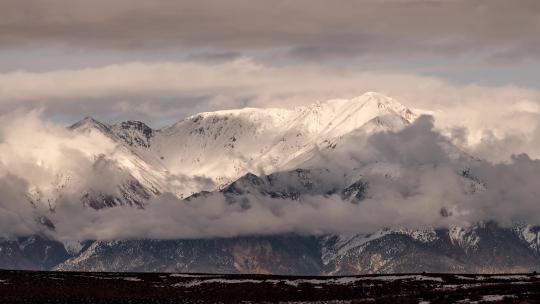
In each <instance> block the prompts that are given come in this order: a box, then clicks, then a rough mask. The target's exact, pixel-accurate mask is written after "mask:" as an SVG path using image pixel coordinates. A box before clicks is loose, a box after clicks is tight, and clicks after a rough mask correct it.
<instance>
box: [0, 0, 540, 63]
mask: <svg viewBox="0 0 540 304" xmlns="http://www.w3.org/2000/svg"><path fill="white" fill-rule="evenodd" d="M539 8H540V7H539V3H538V2H537V1H534V0H519V1H504V0H495V1H493V0H489V1H488V0H481V1H465V0H457V1H419V0H410V1H407V0H406V1H403V0H393V1H372V0H366V1H348V0H346V1H340V2H339V4H338V3H335V2H334V1H326V0H315V1H311V0H310V1H307V0H306V1H304V0H301V1H287V0H280V1H272V3H269V2H267V1H246V0H234V1H207V0H204V1H161V0H158V1H150V2H149V1H142V0H136V1H126V0H119V1H114V2H111V1H104V0H98V1H92V2H73V1H68V0H46V1H39V2H38V1H29V0H22V1H2V3H1V4H0V20H1V21H0V25H1V27H0V28H1V30H0V45H2V46H4V47H14V46H25V45H43V44H44V43H46V44H63V45H69V46H73V47H76V48H90V49H102V48H105V49H124V50H126V49H129V50H132V49H145V48H166V47H174V48H188V49H190V48H217V49H229V50H232V51H234V50H248V49H274V48H280V49H289V50H290V51H291V53H292V54H295V55H298V56H301V57H311V58H320V57H327V56H336V55H339V56H343V55H352V56H355V55H362V54H381V53H390V54H398V53H399V54H410V53H423V54H429V53H433V54H459V53H466V52H472V51H474V52H483V53H485V54H486V55H487V56H491V55H492V56H494V57H493V58H495V59H497V58H499V59H500V58H506V57H511V58H513V60H515V59H516V57H519V58H527V57H537V54H538V52H537V50H538V47H539V45H540V40H539V38H538V31H539V27H540V23H539V21H538V20H540V19H539V18H538V17H539V12H540V10H539Z"/></svg>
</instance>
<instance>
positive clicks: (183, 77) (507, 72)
mask: <svg viewBox="0 0 540 304" xmlns="http://www.w3.org/2000/svg"><path fill="white" fill-rule="evenodd" d="M538 33H540V2H539V1H537V0H514V1H507V0H476V1H473V0H469V1H465V0H444V1H443V0H356V1H352V0H341V1H333V0H332V1H331V0H295V1H288V0H274V1H263V0H229V1H217V0H214V1H212V0H197V1H166V0H153V1H143V0H115V1H110V0H109V1H105V0H94V1H72V0H40V1H31V0H3V1H0V192H1V193H2V197H0V224H2V225H1V226H0V228H2V229H0V232H3V233H8V232H10V231H11V232H14V233H17V234H21V233H22V234H24V233H30V232H32V231H35V230H36V229H38V230H39V229H42V228H43V227H41V226H40V225H39V222H36V221H35V218H36V216H37V215H39V214H40V212H42V211H43V212H45V213H46V212H49V211H50V210H48V209H47V206H45V207H44V208H45V209H46V210H39V208H36V207H35V206H34V207H32V206H31V205H30V204H27V203H28V202H27V200H28V197H27V196H26V195H25V194H24V193H28V190H29V189H32V191H35V192H36V193H37V194H39V193H38V192H39V191H38V190H39V189H37V190H36V189H34V188H35V187H34V186H35V185H37V184H40V183H43V184H45V183H47V185H49V184H50V183H51V180H55V179H62V178H63V177H65V176H63V175H62V174H61V173H62V172H64V171H66V172H68V171H69V172H72V173H73V176H71V177H70V178H73V179H77V178H80V179H81V180H82V181H83V182H81V184H80V185H78V187H77V188H75V189H72V190H73V191H72V192H73V193H71V194H72V195H73V197H69V196H67V197H66V199H65V202H59V203H58V204H59V205H58V206H59V207H58V209H57V210H56V212H55V213H54V215H51V217H52V218H54V219H55V220H57V221H56V222H55V223H56V224H57V229H58V231H59V232H58V233H59V234H60V236H63V237H65V238H68V239H85V238H115V237H120V238H123V237H128V238H129V237H158V238H176V237H201V236H203V237H209V236H233V235H239V234H249V233H262V232H264V231H267V232H271V233H274V232H275V233H280V232H287V231H297V232H298V231H300V232H308V233H320V232H336V233H350V232H355V231H361V230H365V231H370V230H373V229H378V228H383V227H388V226H394V225H397V226H400V225H405V226H406V225H410V224H421V225H435V226H436V225H440V224H444V225H447V224H450V223H463V222H469V223H470V222H475V221H480V220H491V219H496V220H499V221H501V222H506V223H509V222H512V221H515V220H526V221H531V220H535V219H534V218H531V216H532V215H534V214H537V213H538V212H539V211H540V208H539V207H538V206H537V205H538V204H537V197H538V195H539V194H538V189H540V187H538V186H537V185H536V183H537V181H538V180H539V179H540V176H538V174H539V173H538V172H540V169H539V168H540V163H539V162H540V160H539V159H540V82H539V81H538V79H540V55H539V54H540V35H538ZM369 91H376V92H380V93H381V94H384V95H387V96H390V97H393V98H395V99H396V100H398V101H399V102H401V103H402V104H404V105H405V106H407V107H409V108H411V109H413V110H414V111H416V112H417V113H420V114H428V115H430V116H431V117H425V116H423V117H422V118H421V119H419V120H418V121H417V122H415V123H414V124H413V125H412V126H410V127H409V128H407V129H405V130H403V131H400V132H399V133H397V134H382V135H381V134H376V135H373V136H372V137H370V138H368V139H362V140H363V141H364V143H366V145H365V146H362V147H361V148H362V149H359V148H358V147H357V146H356V142H352V143H351V146H350V150H346V151H344V152H343V153H344V154H343V156H344V157H343V159H344V160H346V159H349V158H350V157H349V156H350V155H354V156H355V157H358V159H359V162H360V163H369V162H372V161H373V162H379V161H380V160H381V159H383V160H384V161H385V162H387V163H389V164H391V165H392V166H394V165H395V166H398V167H400V168H401V169H400V170H401V172H402V175H401V176H400V177H399V178H396V179H395V180H392V181H387V180H385V179H381V177H380V174H379V175H377V174H373V176H371V178H373V180H374V182H373V184H372V187H373V188H372V189H374V190H380V191H379V192H377V191H374V193H377V195H374V196H373V197H371V198H370V199H368V200H367V201H366V202H365V203H364V204H363V205H361V206H356V205H351V204H349V203H348V202H344V201H343V200H342V199H340V198H337V197H327V196H324V195H319V196H318V197H313V198H311V199H309V200H307V201H308V203H307V204H304V205H302V204H300V205H298V204H296V202H284V203H283V205H280V207H279V208H277V207H275V204H273V202H267V201H264V200H256V199H255V200H253V206H252V208H250V209H249V210H238V209H237V208H238V206H237V205H230V204H228V203H227V202H226V199H225V198H223V197H221V196H220V194H216V196H214V197H212V199H211V200H205V199H204V198H201V199H200V200H201V201H200V202H199V204H197V205H194V204H192V205H190V204H179V200H178V198H176V197H173V196H172V195H169V194H165V195H163V196H161V197H159V198H156V202H153V203H150V204H149V206H148V208H147V209H145V210H139V209H136V208H131V209H129V210H125V209H124V208H110V209H107V210H103V211H101V212H96V211H95V210H93V209H92V210H90V208H84V207H83V206H79V205H75V204H73V201H76V200H77V197H80V193H81V192H82V191H84V190H85V189H84V188H85V187H90V188H96V189H101V190H103V192H104V193H106V192H107V191H116V190H117V189H116V188H114V187H113V186H114V185H115V184H114V183H113V182H109V181H111V180H112V181H117V180H121V177H120V176H117V173H115V172H112V171H111V172H109V171H107V170H108V168H109V167H107V161H108V160H103V162H105V163H106V164H105V165H104V168H105V169H103V168H102V167H100V166H99V163H100V161H99V160H100V159H99V158H97V159H96V158H95V157H94V156H96V155H98V154H99V153H101V154H111V155H112V154H114V153H115V151H117V147H116V145H115V143H112V142H111V141H110V139H108V138H104V137H103V136H101V137H100V136H98V135H95V134H90V135H88V134H86V135H81V134H76V135H74V134H73V133H71V132H69V131H68V129H66V128H65V126H66V125H70V124H72V123H75V122H76V121H79V120H80V119H82V118H83V117H86V116H92V117H94V118H96V119H98V120H100V121H103V122H107V123H115V122H119V121H124V120H142V121H144V122H145V123H147V124H148V125H150V126H151V127H154V128H161V127H165V126H168V125H171V124H173V123H175V122H178V121H180V120H182V119H184V118H185V117H187V116H189V115H193V114H196V113H199V112H204V111H217V110H225V109H236V108H243V107H259V108H271V107H277V108H294V107H297V106H305V105H309V104H313V103H315V102H319V101H321V102H324V101H325V100H328V99H334V98H353V97H356V96H359V95H362V94H364V93H365V92H369ZM441 145H442V146H445V145H446V146H449V145H455V146H456V147H458V148H459V149H462V150H463V152H466V153H469V154H470V155H471V156H473V157H475V158H478V162H473V163H474V164H475V165H474V170H476V171H475V172H477V174H478V176H480V177H481V178H482V180H483V181H485V182H486V183H487V184H488V185H490V187H488V189H487V190H486V192H485V194H484V195H482V196H479V197H478V196H475V197H474V199H473V198H470V197H469V196H467V195H464V191H463V185H462V184H460V178H459V176H457V175H456V174H455V173H456V170H458V168H462V167H463V164H462V163H456V162H455V161H454V160H451V159H449V158H448V157H447V155H446V153H445V152H444V151H443V150H442V149H441ZM397 147H399V149H398V148H397ZM366 151H367V152H366ZM368 152H369V153H371V154H369V153H368ZM368 154H369V155H368ZM371 155H377V157H379V159H375V160H374V159H372V158H370V157H371ZM362 157H365V158H362ZM419 164H422V165H419ZM426 164H427V165H426ZM113 165H114V164H113ZM353 165H358V164H347V166H348V167H349V168H351V167H352V166H353ZM100 168H101V169H100ZM63 170H64V171H63ZM96 170H97V171H99V172H97V171H96ZM100 170H101V171H100ZM112 185H113V186H112ZM33 187H34V188H33ZM111 187H113V188H114V189H111ZM404 189H405V190H404ZM409 189H412V190H409ZM413 190H414V191H413ZM404 193H406V195H405V194H404ZM71 198H74V199H72V200H71V201H70V199H71ZM509 201H510V202H511V204H509V203H508V202H509ZM21 202H24V203H21ZM182 202H183V201H182ZM449 205H450V206H453V207H455V208H457V209H455V210H454V211H452V210H453V209H452V210H450V209H449V210H450V211H449V212H454V216H453V217H451V218H449V219H441V214H440V210H442V209H445V208H447V206H449ZM396 206H399V207H400V209H396ZM42 207H43V206H42ZM427 207H431V208H427ZM276 208H277V210H276ZM280 208H282V209H280ZM396 210H400V212H398V214H396ZM445 210H446V209H445ZM456 210H458V211H459V212H458V211H456ZM424 211H425V212H428V213H425V212H424ZM119 215H121V216H119ZM282 215H283V216H282ZM366 215H369V216H367V217H366ZM21 219H26V220H21ZM360 219H361V220H360ZM134 223H137V225H135V224H134ZM36 226H38V227H37V228H36ZM156 226H158V227H159V228H158V229H154V228H155V227H156ZM85 227H87V228H88V229H85ZM10 229H11V230H10ZM171 233H172V234H171ZM0 236H1V233H0Z"/></svg>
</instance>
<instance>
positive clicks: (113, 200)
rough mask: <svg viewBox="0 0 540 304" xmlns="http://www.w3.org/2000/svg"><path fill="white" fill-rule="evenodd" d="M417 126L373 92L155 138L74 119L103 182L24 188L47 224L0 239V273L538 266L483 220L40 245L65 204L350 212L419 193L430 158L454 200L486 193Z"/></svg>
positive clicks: (459, 155) (515, 237) (533, 248)
mask: <svg viewBox="0 0 540 304" xmlns="http://www.w3.org/2000/svg"><path fill="white" fill-rule="evenodd" d="M415 121H416V122H415ZM413 122H415V123H414V124H412V123H413ZM422 123H425V120H422V118H420V119H417V115H416V114H414V113H413V112H412V111H411V110H409V109H407V108H406V107H404V106H403V105H401V104H399V103H398V102H396V101H395V100H393V99H391V98H388V97H385V96H382V95H380V94H376V93H367V94H365V95H363V96H360V97H358V98H354V99H351V100H331V101H328V102H326V103H317V104H314V105H312V106H309V107H301V108H297V109H294V110H282V109H265V110H262V109H242V110H231V111H220V112H211V113H201V114H197V115H194V116H192V117H188V118H186V119H185V120H183V121H180V122H178V123H176V124H174V125H172V126H170V127H166V128H163V129H159V130H153V129H151V128H150V127H148V126H147V125H145V124H144V123H142V122H136V121H128V122H122V123H119V124H115V125H108V124H104V123H101V122H98V121H96V120H94V119H92V118H85V119H83V120H82V121H80V122H78V123H76V124H74V125H73V126H71V127H70V132H74V134H86V133H96V134H99V135H100V136H102V137H103V138H106V139H107V140H108V141H109V142H112V146H113V147H114V148H112V149H109V150H107V151H100V150H99V149H100V147H93V148H95V149H97V151H98V152H95V151H94V152H92V153H94V154H91V153H89V154H90V156H89V157H90V158H91V160H92V168H91V169H92V171H91V172H97V173H99V174H101V175H100V176H102V177H106V181H104V182H103V181H101V180H99V181H98V182H97V183H95V184H97V185H100V187H99V188H98V187H95V186H94V185H93V184H90V183H88V186H87V187H86V186H85V187H82V186H81V185H79V184H77V181H78V180H80V177H77V176H75V174H76V173H75V172H72V171H66V172H61V174H59V176H61V177H62V178H59V179H58V181H55V182H54V183H57V184H54V185H52V187H49V186H50V185H48V187H47V189H53V190H54V191H51V192H46V191H43V190H41V189H39V185H36V186H35V187H34V188H36V189H38V190H39V191H34V192H33V193H30V194H29V195H28V197H29V198H30V202H29V204H32V205H33V206H38V205H39V204H42V203H44V202H46V203H47V208H49V211H48V212H50V213H48V214H46V215H44V216H43V217H41V218H40V221H42V223H43V224H44V226H46V229H48V230H47V231H49V232H51V231H52V232H51V233H43V234H39V235H34V236H26V237H19V238H8V239H3V240H2V241H0V268H7V269H55V270H84V271H162V272H167V271H171V272H212V273H264V274H294V275H345V274H364V273H399V272H401V273H403V272H421V271H426V272H478V273H488V272H524V271H531V270H536V269H540V267H539V266H540V254H539V248H540V247H539V244H540V242H539V241H538V229H537V228H536V227H533V226H529V225H524V224H515V225H513V226H512V227H500V226H498V225H497V224H496V223H494V222H483V223H478V224H476V225H472V226H469V227H459V226H452V225H446V227H449V228H440V229H439V228H432V227H431V226H429V225H428V226H426V225H422V227H423V228H421V229H405V228H399V227H389V228H386V229H378V228H377V229H373V231H372V232H371V233H361V234H360V233H356V232H357V231H352V233H348V234H342V233H328V232H324V231H323V232H317V231H316V232H315V233H310V232H312V231H307V232H306V231H304V230H301V231H298V230H294V229H292V231H297V232H296V233H293V232H289V231H287V232H285V233H281V232H280V233H275V232H272V231H269V232H266V231H262V232H261V233H258V234H254V233H251V232H250V233H251V234H250V233H245V231H244V232H243V233H242V234H241V236H236V237H230V238H224V237H219V238H218V237H213V236H207V235H201V236H200V237H198V236H197V237H192V238H190V239H174V238H172V239H171V237H167V238H166V239H165V240H163V239H160V238H156V239H148V237H131V238H127V239H118V240H108V241H94V240H81V241H76V242H73V241H70V242H66V241H63V242H61V241H58V240H55V239H54V238H53V237H52V236H54V235H55V233H56V230H55V229H56V228H55V227H56V226H55V224H58V223H55V222H54V221H55V217H54V213H55V208H56V205H57V203H63V204H65V203H66V202H65V200H66V198H71V200H72V201H70V203H72V204H81V205H83V206H85V208H88V209H90V210H93V209H96V210H99V211H102V210H126V209H108V208H128V209H129V208H137V209H140V210H141V211H142V212H147V211H148V209H149V208H150V207H152V206H151V204H159V203H160V201H159V200H158V199H157V198H160V197H162V196H163V195H164V194H167V195H168V196H170V197H172V198H174V199H175V200H176V201H175V203H177V204H190V205H192V206H193V205H195V206H197V205H200V204H201V203H203V202H212V199H213V198H215V199H216V201H217V200H219V199H221V200H222V201H224V202H225V205H224V206H226V207H230V208H232V210H234V211H235V212H242V211H245V210H250V209H251V208H254V206H256V207H260V206H264V207H265V208H268V209H269V210H270V211H271V212H272V214H274V215H275V214H277V215H279V214H280V213H282V212H283V210H288V209H280V207H281V206H284V205H285V204H289V205H291V206H295V207H297V206H302V205H306V204H307V205H310V204H311V203H313V200H315V199H317V200H320V201H322V202H323V203H324V202H326V201H325V200H330V199H334V200H339V201H340V202H343V203H345V204H347V206H352V205H354V206H359V207H362V206H364V204H366V203H367V202H368V201H369V202H370V203H371V204H373V198H374V197H377V196H378V195H379V194H380V193H381V192H384V191H388V190H389V189H390V190H393V191H395V192H396V193H398V194H399V195H400V196H403V197H406V196H407V195H412V194H414V193H415V191H417V190H418V189H416V190H415V191H413V190H411V189H410V188H409V187H410V186H415V184H414V181H415V180H417V179H418V174H420V173H422V172H424V171H422V170H424V169H425V168H437V167H439V166H440V162H441V160H444V161H447V162H448V163H451V164H452V166H449V168H448V172H450V173H449V176H450V177H451V179H452V180H453V181H455V185H454V187H455V190H456V191H459V193H460V195H461V196H460V197H461V198H463V199H467V198H468V197H471V196H474V195H479V194H481V193H483V192H484V191H486V189H488V188H489V184H488V185H486V184H485V183H484V182H483V181H482V180H481V179H479V178H478V177H476V175H475V172H474V170H471V169H470V168H471V167H474V164H475V163H476V162H478V160H476V159H474V158H473V157H471V156H470V155H467V154H466V153H464V152H462V151H460V150H459V149H458V148H457V147H455V146H453V145H452V144H451V143H449V142H447V141H441V142H442V144H441V145H436V146H435V145H432V146H430V143H429V142H427V141H422V140H421V141H419V142H417V141H415V140H416V139H415V138H413V137H412V135H414V134H412V133H413V131H414V128H415V127H416V128H417V127H418V125H420V126H421V125H422ZM411 130H412V131H411ZM381 134H383V135H381ZM428 135H430V134H428ZM400 143H401V144H402V145H403V146H404V147H400ZM373 147H375V148H376V149H374V148H373ZM377 149H379V150H377ZM407 149H408V150H407ZM418 149H421V150H429V151H430V152H431V155H427V153H426V155H424V154H422V153H417V152H418V151H419V150H418ZM381 151H385V153H380V152H381ZM450 160H451V161H450ZM396 164H398V165H399V164H404V165H403V167H396ZM252 172H255V173H252ZM404 172H405V173H404ZM97 173H96V174H97ZM400 174H402V175H403V176H404V177H403V178H402V179H399V178H398V176H399V175H400ZM392 187H393V188H392ZM411 193H412V194H411ZM261 202H263V203H261ZM257 204H258V205H257ZM397 206H398V205H396V208H398V207H397ZM429 208H433V210H434V212H435V214H437V216H440V217H441V218H448V217H451V216H452V212H453V210H452V209H449V208H447V207H446V206H445V205H444V204H442V203H441V202H437V201H433V202H430V205H429ZM100 209H101V210H100ZM366 210H370V209H366ZM49 215H50V219H49V217H48V216H49ZM367 215H368V216H371V215H370V214H367ZM364 216H365V215H364ZM323 218H324V217H323ZM364 219H366V218H364ZM45 224H46V225H45ZM89 224H90V225H91V224H93V222H89ZM133 224H134V225H136V224H137V223H136V222H134V223H133ZM292 224H295V223H292ZM322 224H324V223H322ZM156 225H159V222H156ZM408 227H410V225H409V226H408ZM85 228H88V229H91V228H92V227H85ZM214 235H216V234H215V233H214ZM234 235H238V234H234ZM141 238H143V239H142V240H141ZM59 239H62V238H59ZM64 239H65V238H64ZM113 239H114V238H113Z"/></svg>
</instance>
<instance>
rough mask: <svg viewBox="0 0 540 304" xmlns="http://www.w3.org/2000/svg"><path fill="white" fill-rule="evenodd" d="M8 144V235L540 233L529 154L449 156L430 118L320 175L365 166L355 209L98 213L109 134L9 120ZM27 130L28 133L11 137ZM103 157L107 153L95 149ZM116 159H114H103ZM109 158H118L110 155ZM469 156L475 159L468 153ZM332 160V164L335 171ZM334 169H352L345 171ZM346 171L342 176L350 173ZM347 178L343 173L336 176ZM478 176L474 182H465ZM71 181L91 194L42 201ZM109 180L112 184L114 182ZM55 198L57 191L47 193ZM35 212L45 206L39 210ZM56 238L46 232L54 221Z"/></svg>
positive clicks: (349, 143)
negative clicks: (528, 227) (490, 225)
mask: <svg viewBox="0 0 540 304" xmlns="http://www.w3.org/2000/svg"><path fill="white" fill-rule="evenodd" d="M2 122H3V124H2V126H4V127H3V128H2V132H1V134H2V138H1V139H2V141H1V142H2V144H1V145H0V155H1V156H2V157H1V158H0V169H1V171H0V189H1V190H2V197H1V198H0V211H1V212H0V216H1V218H2V221H0V223H1V224H0V231H2V234H3V236H13V235H24V234H29V233H36V232H41V233H46V234H48V235H51V236H52V237H55V238H59V239H63V240H82V239H123V238H158V239H162V238H165V239H170V238H201V237H203V238H204V237H229V236H237V235H252V234H273V233H285V232H297V233H307V234H321V233H353V232H371V231H374V230H377V229H381V228H385V227H409V228H414V227H419V226H434V227H445V226H448V225H453V224H456V225H468V224H470V223H474V222H477V221H489V220H494V221H497V222H499V223H501V224H511V223H512V222H515V221H526V222H529V223H537V219H536V218H535V214H537V213H538V212H539V211H540V209H539V208H540V207H539V205H538V203H537V198H538V197H539V195H540V193H538V191H539V189H540V188H539V187H538V186H537V181H538V179H539V178H540V176H539V174H540V173H539V172H540V161H539V160H535V159H531V158H530V157H529V156H527V155H518V156H514V157H512V158H511V159H510V160H509V161H506V162H505V163H495V164H494V163H490V162H486V161H480V160H474V159H473V158H470V157H468V156H466V157H458V158H456V157H452V156H451V154H449V153H448V147H449V145H451V139H450V138H447V137H445V136H443V135H441V134H440V133H438V132H437V131H436V129H435V128H434V125H433V121H432V119H431V118H430V117H427V116H424V117H421V118H420V119H418V120H417V121H416V122H415V123H414V124H413V125H412V126H410V127H408V128H406V129H404V130H402V131H399V132H398V133H377V134H375V135H372V136H369V137H364V135H361V134H356V135H351V137H348V138H344V140H343V141H342V142H340V143H339V144H338V147H339V148H337V150H336V151H337V152H322V153H338V154H334V155H333V157H334V159H333V160H332V159H331V158H330V155H331V154H328V155H327V157H326V158H321V159H322V161H321V162H317V159H314V161H312V162H311V163H310V166H322V167H329V168H330V169H331V170H334V174H330V175H327V176H326V177H323V179H324V178H327V179H328V178H330V179H329V180H324V183H325V184H337V185H339V184H342V185H343V186H347V184H346V183H345V182H344V181H343V180H341V179H340V178H339V177H340V176H343V174H342V173H343V172H348V171H343V172H341V171H339V170H345V169H343V168H349V169H350V168H359V169H360V173H361V176H362V177H361V178H362V180H363V181H365V182H367V183H368V192H367V195H366V197H365V199H363V200H361V201H359V202H356V203H354V202H351V201H349V200H346V199H343V197H342V196H341V195H340V194H339V193H336V194H313V193H312V194H308V195H304V196H302V197H301V198H300V200H291V199H271V198H270V197H269V196H263V195H259V194H257V193H255V192H252V193H251V194H244V195H240V196H235V197H234V198H233V200H232V201H231V197H227V195H224V194H222V193H214V194H212V195H203V196H200V197H197V198H194V199H192V200H190V201H182V200H179V199H178V198H177V197H175V196H174V195H172V194H167V193H166V194H163V195H161V196H159V197H157V198H155V199H153V200H151V201H149V202H148V203H147V205H146V206H145V209H144V210H143V209H138V208H133V207H116V208H106V209H100V210H95V209H92V208H89V207H88V206H84V205H83V204H81V203H80V200H79V198H80V194H81V192H82V191H83V190H84V189H88V188H92V189H95V190H96V191H103V192H104V193H108V192H111V191H114V189H111V185H112V184H114V182H115V178H116V177H115V174H111V172H110V171H109V170H100V168H101V169H102V168H103V167H100V166H99V164H100V163H101V162H102V161H103V158H104V157H105V159H107V153H114V150H115V147H114V145H113V144H112V143H111V142H110V141H109V140H108V139H107V138H104V137H101V136H100V135H99V134H94V133H88V134H74V133H72V132H70V131H68V130H66V129H65V128H63V127H62V126H59V125H54V124H50V123H44V122H42V121H40V120H39V119H38V116H37V114H36V113H31V114H23V113H16V114H12V115H9V116H4V117H2ZM13 124H16V125H17V126H19V128H9V127H6V126H8V125H13ZM107 145H109V146H108V147H109V148H107V149H105V150H103V149H101V148H100V150H99V153H100V155H102V156H99V155H96V154H99V153H98V152H96V151H95V150H94V149H93V147H103V146H105V147H107ZM103 151H105V154H103V153H102V152H103ZM107 151H108V152H107ZM462 155H466V154H462ZM329 160H330V161H329ZM332 161H336V162H338V163H340V165H337V164H334V163H333V162H332ZM340 168H341V169H340ZM335 170H338V171H335ZM465 171H466V172H467V173H466V174H465V173H463V172H465ZM65 172H70V174H71V178H72V179H74V180H75V181H76V182H77V183H76V184H78V185H79V187H75V188H73V189H72V191H68V192H63V196H61V197H59V199H58V200H57V201H56V205H55V206H54V209H53V211H51V209H50V208H49V206H48V205H47V200H46V199H42V200H38V201H36V200H35V196H32V193H33V192H32V189H35V187H34V186H35V185H38V186H40V188H41V189H43V190H45V191H43V193H41V194H42V196H41V197H43V198H46V197H47V194H49V195H54V193H55V189H50V188H47V186H48V185H53V184H54V183H51V181H54V180H56V179H58V178H59V177H61V176H62V174H63V173H65ZM103 181H106V182H105V183H104V182H103ZM46 190H48V191H46ZM32 203H33V205H32ZM45 217H46V218H48V219H49V220H50V221H52V223H53V224H54V226H55V228H54V230H50V229H49V228H47V227H46V225H43V223H44V220H43V219H44V218H45Z"/></svg>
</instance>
